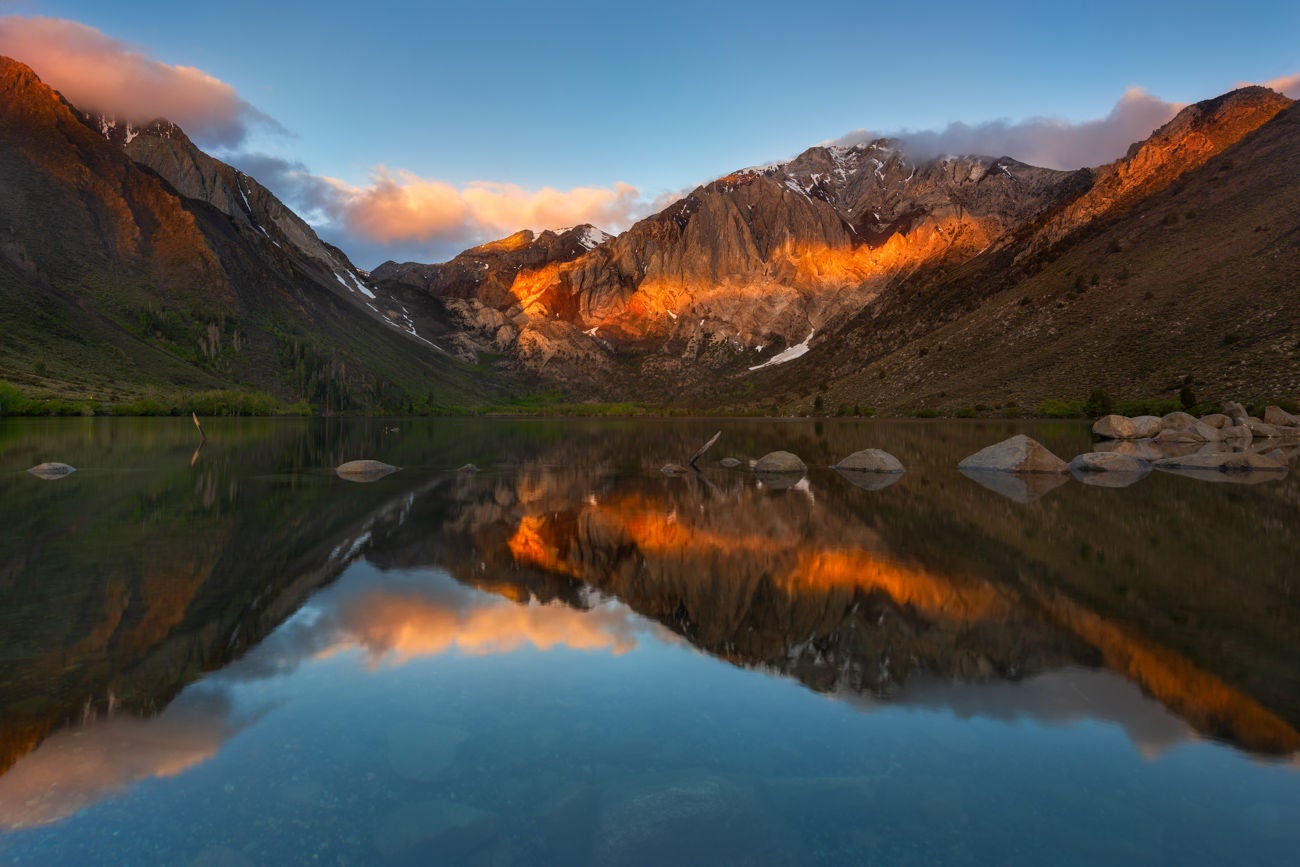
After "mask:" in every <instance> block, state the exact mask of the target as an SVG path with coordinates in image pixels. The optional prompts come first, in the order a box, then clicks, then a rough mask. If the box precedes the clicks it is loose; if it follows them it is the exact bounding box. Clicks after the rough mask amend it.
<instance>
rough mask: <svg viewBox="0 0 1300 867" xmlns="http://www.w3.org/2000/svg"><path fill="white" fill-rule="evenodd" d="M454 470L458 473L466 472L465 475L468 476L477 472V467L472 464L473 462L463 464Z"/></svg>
mask: <svg viewBox="0 0 1300 867" xmlns="http://www.w3.org/2000/svg"><path fill="white" fill-rule="evenodd" d="M456 472H458V473H464V474H466V475H470V476H472V475H474V474H475V473H477V472H478V467H476V466H474V465H473V464H465V466H463V467H461V468H460V469H458V470H456Z"/></svg>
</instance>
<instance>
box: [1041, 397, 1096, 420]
mask: <svg viewBox="0 0 1300 867" xmlns="http://www.w3.org/2000/svg"><path fill="white" fill-rule="evenodd" d="M1083 414H1084V411H1083V404H1081V403H1080V402H1079V401H1077V400H1057V399H1055V398H1048V399H1047V400H1045V401H1043V402H1042V403H1040V404H1038V406H1036V407H1034V415H1036V416H1040V417H1042V418H1081V417H1083Z"/></svg>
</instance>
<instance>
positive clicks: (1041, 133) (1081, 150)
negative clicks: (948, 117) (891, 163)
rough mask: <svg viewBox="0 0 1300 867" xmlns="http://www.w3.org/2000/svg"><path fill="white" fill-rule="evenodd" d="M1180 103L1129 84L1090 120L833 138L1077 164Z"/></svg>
mask: <svg viewBox="0 0 1300 867" xmlns="http://www.w3.org/2000/svg"><path fill="white" fill-rule="evenodd" d="M1182 108H1183V104H1182V103H1177V102H1166V101H1165V100H1163V99H1160V98H1159V97H1156V96H1152V95H1151V94H1149V93H1147V92H1146V91H1145V90H1143V89H1142V88H1140V87H1132V88H1129V89H1128V90H1127V91H1126V92H1125V93H1124V95H1123V96H1121V97H1120V99H1119V101H1118V102H1116V103H1115V106H1114V107H1113V108H1112V109H1111V110H1110V112H1109V113H1108V114H1107V115H1106V116H1105V117H1101V118H1096V119H1093V120H1086V121H1080V122H1071V121H1067V120H1063V119H1061V118H1051V117H1032V118H1028V119H1026V120H1022V121H1008V120H995V121H989V122H987V123H979V124H966V123H961V122H954V123H950V124H948V126H946V127H944V128H943V129H941V130H920V131H915V130H906V131H903V132H896V133H884V134H879V133H872V132H868V131H866V130H857V131H854V132H851V133H849V134H848V135H845V136H841V137H840V138H839V139H836V140H835V142H833V143H835V144H857V143H859V142H863V141H870V140H872V139H874V138H880V137H889V138H897V139H899V140H901V141H902V142H903V145H904V147H906V148H907V151H908V153H909V155H911V156H912V157H913V158H914V159H928V158H930V157H934V156H938V155H940V154H945V153H951V154H983V155H985V156H994V157H998V156H1009V157H1012V158H1014V159H1017V160H1020V161H1021V162H1024V163H1029V164H1030V165H1035V166H1043V167H1045V168H1050V169H1077V168H1081V167H1083V166H1099V165H1102V164H1104V163H1108V162H1111V161H1113V160H1116V159H1119V158H1120V157H1122V156H1123V155H1124V153H1125V151H1127V150H1128V146H1129V145H1130V144H1132V143H1133V142H1136V141H1141V140H1142V139H1145V138H1146V137H1147V136H1149V135H1151V133H1152V132H1154V131H1155V130H1156V129H1157V128H1158V127H1160V126H1161V125H1163V124H1164V123H1166V122H1168V121H1169V120H1170V119H1171V118H1173V116H1174V115H1175V114H1177V113H1178V111H1179V110H1180V109H1182Z"/></svg>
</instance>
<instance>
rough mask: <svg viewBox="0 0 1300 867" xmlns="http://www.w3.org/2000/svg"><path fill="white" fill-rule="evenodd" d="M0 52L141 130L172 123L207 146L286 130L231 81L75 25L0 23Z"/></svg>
mask: <svg viewBox="0 0 1300 867" xmlns="http://www.w3.org/2000/svg"><path fill="white" fill-rule="evenodd" d="M0 54H4V55H7V56H9V57H12V58H14V59H15V60H19V61H22V62H23V63H25V64H27V65H28V66H30V67H31V68H32V69H34V70H35V71H36V74H37V75H39V76H40V77H41V80H43V81H44V82H45V83H46V84H48V85H49V86H50V87H53V88H54V89H55V90H57V91H59V92H60V93H62V94H63V96H64V97H65V98H66V99H67V100H68V101H69V102H71V103H72V104H73V105H75V106H77V107H78V108H79V109H81V110H83V111H95V112H101V113H103V114H106V115H111V116H113V117H116V118H118V119H119V120H124V121H131V122H134V123H141V124H143V123H148V122H149V121H151V120H156V119H157V118H160V117H165V118H167V119H168V120H170V121H173V122H174V123H176V124H179V125H180V127H181V128H182V129H184V130H185V131H186V133H188V134H189V135H190V136H191V137H192V138H194V139H196V140H198V141H201V142H203V143H205V144H210V145H225V146H230V145H235V144H238V143H239V142H240V141H241V140H243V138H244V137H245V136H246V135H247V133H248V130H249V128H250V127H251V126H253V125H258V124H260V125H265V126H269V127H271V128H273V129H279V125H278V124H277V123H276V122H275V121H274V120H272V119H271V118H269V117H267V116H266V115H264V114H262V113H261V112H259V111H258V110H257V109H255V108H253V107H252V106H251V105H249V104H248V103H247V102H245V101H244V100H243V99H241V98H240V96H239V94H238V93H237V92H236V91H235V89H234V88H233V87H231V86H230V85H229V84H227V83H226V82H224V81H221V80H220V79H218V78H215V77H213V76H211V75H208V74H207V73H206V72H204V71H203V70H201V69H195V68H194V67H192V66H172V65H169V64H166V63H162V62H160V61H158V60H154V59H153V58H151V57H147V56H146V55H144V54H143V53H141V52H140V51H138V50H137V49H135V48H132V47H131V46H129V45H127V44H126V43H124V42H121V41H119V40H117V39H114V38H112V37H111V36H107V35H106V34H104V33H102V32H100V31H99V30H96V29H95V28H93V27H87V26H86V25H84V24H79V23H77V22H75V21H68V20H65V19H61V18H43V17H32V18H28V17H23V16H18V15H10V16H6V17H3V18H0Z"/></svg>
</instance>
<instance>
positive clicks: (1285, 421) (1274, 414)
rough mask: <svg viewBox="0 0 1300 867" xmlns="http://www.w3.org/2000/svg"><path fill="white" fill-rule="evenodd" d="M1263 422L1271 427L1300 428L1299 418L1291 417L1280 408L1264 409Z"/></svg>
mask: <svg viewBox="0 0 1300 867" xmlns="http://www.w3.org/2000/svg"><path fill="white" fill-rule="evenodd" d="M1264 422H1265V423H1266V424H1271V425H1273V427H1300V416H1295V415H1292V414H1291V413H1289V412H1287V411H1286V410H1284V409H1282V407H1280V406H1267V407H1265V408H1264Z"/></svg>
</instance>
